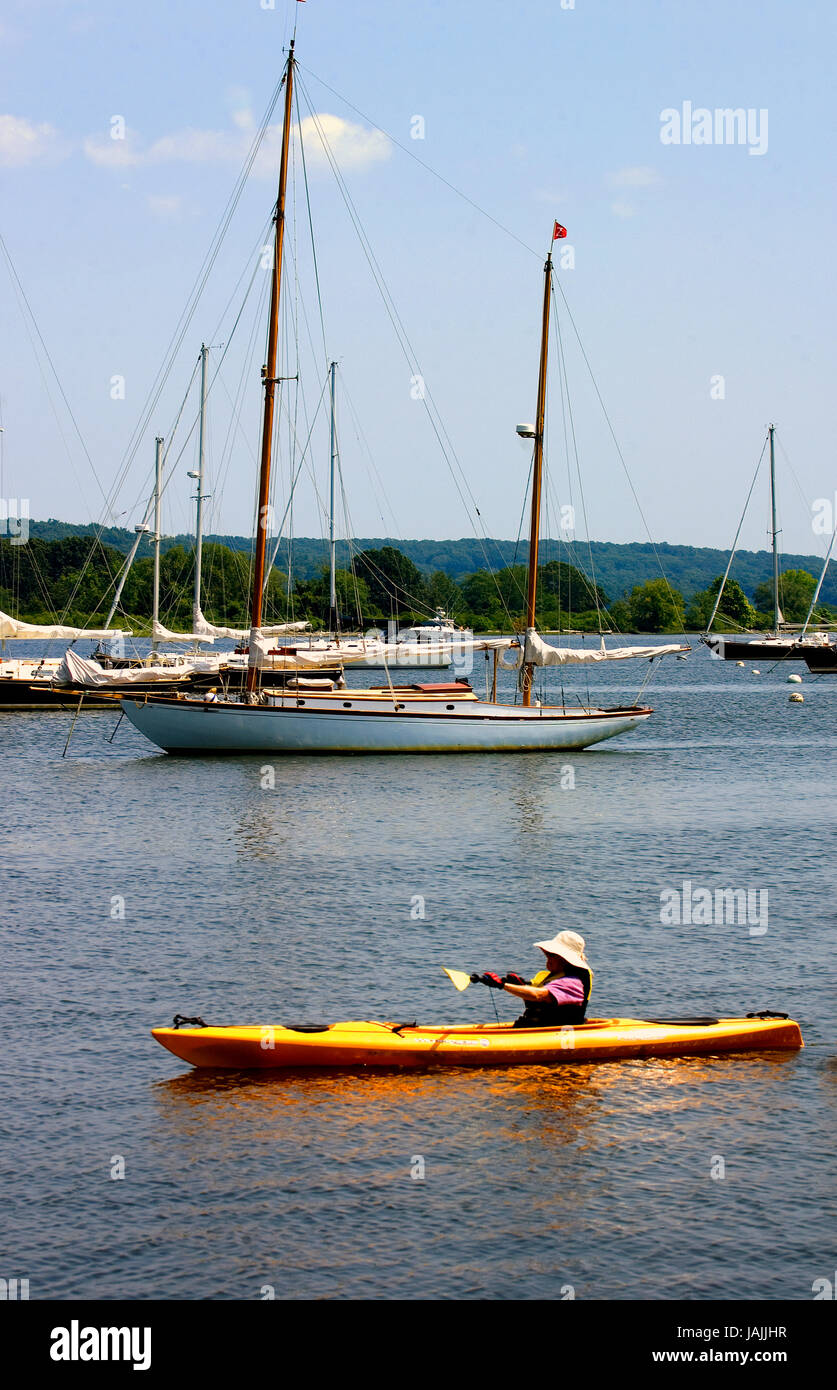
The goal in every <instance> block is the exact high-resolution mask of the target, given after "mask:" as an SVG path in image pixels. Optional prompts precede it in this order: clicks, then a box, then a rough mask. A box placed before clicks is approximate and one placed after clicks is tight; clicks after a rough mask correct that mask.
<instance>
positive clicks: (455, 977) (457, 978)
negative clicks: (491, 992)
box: [442, 966, 478, 993]
mask: <svg viewBox="0 0 837 1390" xmlns="http://www.w3.org/2000/svg"><path fill="white" fill-rule="evenodd" d="M442 974H443V975H447V977H448V979H449V980H450V982H451V984H452V985H455V987H456V988H457V989H458V990H459V991H460V993H461V992H462V990H463V989H467V988H468V986H469V985H470V984H473V983H474V980H475V977H474V976H473V975H468V974H466V972H465V971H464V970H446V969H445V967H444V966H442ZM476 978H478V977H476Z"/></svg>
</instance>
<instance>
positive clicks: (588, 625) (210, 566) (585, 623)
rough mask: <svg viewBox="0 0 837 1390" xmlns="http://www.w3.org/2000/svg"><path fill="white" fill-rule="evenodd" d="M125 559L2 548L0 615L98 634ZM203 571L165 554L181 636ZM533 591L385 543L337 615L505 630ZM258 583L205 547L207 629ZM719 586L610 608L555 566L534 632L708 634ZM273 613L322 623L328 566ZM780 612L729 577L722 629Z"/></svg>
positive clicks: (296, 583)
mask: <svg viewBox="0 0 837 1390" xmlns="http://www.w3.org/2000/svg"><path fill="white" fill-rule="evenodd" d="M123 562H124V555H123V553H122V552H121V550H118V549H116V548H114V547H113V546H108V545H104V544H95V545H91V538H90V537H89V536H65V537H64V538H62V539H59V540H52V541H49V540H44V539H42V538H41V537H38V536H33V537H31V538H30V540H29V541H28V542H27V543H26V544H25V545H12V544H11V543H10V542H9V541H8V540H3V541H0V608H2V609H3V610H4V611H6V612H11V613H12V614H13V615H14V616H16V617H20V618H23V619H25V620H27V621H30V622H38V623H49V622H52V621H54V620H55V618H56V617H63V618H64V620H65V621H68V622H71V623H73V624H74V625H76V626H85V625H89V626H96V625H98V624H101V623H102V622H103V620H104V617H105V615H106V614H107V611H108V608H109V606H110V602H111V599H112V596H113V593H114V590H115V586H116V582H117V576H118V575H119V572H120V570H121V567H122V565H123ZM194 562H195V557H194V549H191V548H188V547H186V546H183V545H174V546H171V547H170V548H169V549H168V550H166V552H165V553H164V554H163V555H162V556H161V563H160V615H161V621H162V622H163V623H164V624H165V626H167V627H170V628H173V629H175V630H183V631H185V630H188V629H189V628H190V626H191V621H192V590H193V585H194ZM152 578H153V561H152V559H151V557H149V556H147V555H146V556H142V557H141V558H137V559H136V560H135V561H134V564H133V566H132V568H131V571H130V573H129V575H128V578H127V580H126V582H125V586H124V589H123V592H122V597H121V601H120V605H119V607H120V613H121V615H122V617H123V619H124V618H129V619H130V621H131V624H132V626H133V627H134V629H135V630H137V631H142V630H143V629H144V628H146V629H147V625H148V623H149V621H150V617H151V607H152ZM526 582H527V572H526V567H525V566H524V565H522V564H510V565H506V566H503V567H502V568H499V569H495V570H489V569H488V568H479V569H476V570H474V571H473V572H472V573H470V574H466V575H463V576H460V577H459V578H458V579H456V578H454V577H453V576H451V575H450V574H448V573H447V572H446V571H445V570H443V569H438V570H435V571H433V572H432V573H430V574H426V573H424V572H423V571H422V570H421V569H420V568H419V567H418V565H416V564H415V562H414V561H413V560H411V559H410V558H409V556H407V555H406V554H404V552H403V551H401V550H400V549H398V548H397V547H395V546H389V545H385V546H381V547H373V548H369V549H366V550H363V551H361V552H360V553H359V554H357V555H356V556H355V557H354V561H353V563H352V566H351V568H346V567H342V568H340V569H338V570H337V573H336V589H337V606H338V611H339V613H340V615H341V622H342V624H343V626H344V628H346V629H349V628H368V627H370V626H380V625H386V624H387V623H389V622H395V623H397V624H402V625H403V624H406V623H410V622H413V621H415V620H417V619H421V618H423V617H425V616H427V615H428V614H431V613H433V611H434V610H435V609H437V608H443V609H444V610H445V611H446V613H448V614H449V615H450V616H451V617H452V618H453V619H454V621H455V622H457V623H458V624H460V625H462V626H463V627H469V628H473V629H474V630H475V631H478V632H487V631H504V630H505V631H508V630H511V629H520V628H521V627H523V626H524V625H525V612H526ZM250 584H251V569H250V556H249V554H248V553H247V552H245V551H243V550H240V549H234V548H230V547H228V546H225V545H221V544H219V543H214V542H207V543H206V544H205V545H204V547H203V565H202V607H203V611H204V613H205V614H206V616H207V617H208V618H209V619H210V621H214V622H218V623H224V624H227V625H229V626H234V627H246V625H247V622H248V608H249V599H250ZM720 585H721V576H720V575H719V576H717V577H716V578H715V579H714V580H713V581H712V583H710V584H709V585H708V587H707V588H706V589H703V590H699V591H698V592H697V593H694V594H693V595H692V596H691V598H690V599H689V600H688V602H687V601H686V599H685V598H684V597H683V594H682V593H681V592H680V591H679V590H677V589H674V588H671V587H670V586H669V584H668V582H667V581H666V580H665V579H663V578H658V579H650V580H646V581H645V582H644V583H640V584H635V585H633V587H632V588H631V589H630V591H629V592H626V593H624V594H623V596H622V597H619V598H616V599H614V600H611V599H610V598H609V597H608V594H607V593H606V592H605V590H604V588H603V587H602V586H601V585H600V584H596V583H594V582H593V581H592V580H591V579H589V578H588V577H587V575H585V574H584V573H583V572H582V571H581V570H580V569H578V568H576V567H575V566H573V565H570V564H567V563H565V562H564V561H560V560H549V561H547V562H546V563H545V564H542V565H540V566H539V567H538V604H537V626H538V627H539V628H540V629H541V630H542V631H561V630H567V629H575V630H578V631H584V632H592V631H598V630H599V628H600V627H601V628H604V629H605V630H608V629H611V630H615V631H620V632H683V631H702V630H704V629H705V627H706V625H707V623H708V621H709V617H710V615H711V612H712V608H713V606H714V604H715V600H716V598H717V595H718V590H719V588H720ZM815 587H816V580H815V578H814V576H813V575H812V574H810V573H809V572H808V571H807V570H802V569H791V570H787V571H786V572H785V573H784V574H783V575H782V576H781V585H780V606H781V608H782V612H783V614H784V617H785V619H786V620H787V621H788V622H801V621H802V620H803V619H804V618H805V616H806V614H807V611H808V607H809V605H810V602H811V597H812V595H813V592H814V589H815ZM266 606H267V618H266V621H275V622H281V621H285V620H295V621H303V620H304V621H308V622H310V623H311V624H312V626H313V627H315V628H317V627H321V626H323V625H325V624H326V623H327V622H328V618H329V606H330V605H329V575H328V569H327V567H324V566H321V567H320V569H319V571H318V572H314V574H313V575H309V576H308V577H305V578H294V579H293V580H289V577H288V574H287V572H286V571H282V570H281V569H274V570H273V571H272V572H271V575H270V579H269V581H268V590H267V605H266ZM772 609H773V597H772V584H770V583H766V582H762V583H760V584H757V585H756V586H755V588H754V590H753V592H752V595H751V597H749V598H748V596H747V595H746V594H745V592H744V590H743V589H742V588H741V586H740V584H738V583H737V582H736V581H735V580H728V581H727V584H726V586H725V589H724V593H723V597H722V600H721V604H720V606H719V610H718V614H717V616H716V619H715V623H714V628H715V630H716V631H730V630H740V629H742V628H752V629H756V630H758V629H766V628H768V627H770V626H771V625H772V622H773V612H772ZM818 616H820V617H822V618H823V619H826V620H828V619H831V620H833V619H834V618H835V617H837V610H835V609H834V608H831V607H829V606H828V605H823V604H820V605H819V608H818Z"/></svg>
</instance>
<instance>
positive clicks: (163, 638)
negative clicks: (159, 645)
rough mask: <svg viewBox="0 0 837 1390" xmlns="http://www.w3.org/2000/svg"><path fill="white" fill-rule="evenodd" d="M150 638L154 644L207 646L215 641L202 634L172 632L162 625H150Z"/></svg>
mask: <svg viewBox="0 0 837 1390" xmlns="http://www.w3.org/2000/svg"><path fill="white" fill-rule="evenodd" d="M151 636H152V638H153V640H154V641H155V642H205V643H207V645H209V644H211V643H212V642H214V641H215V638H214V637H207V635H206V634H205V633H203V632H172V631H170V629H169V628H167V627H163V624H162V623H152V624H151Z"/></svg>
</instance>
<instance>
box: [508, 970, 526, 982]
mask: <svg viewBox="0 0 837 1390" xmlns="http://www.w3.org/2000/svg"><path fill="white" fill-rule="evenodd" d="M503 984H504V985H525V984H526V981H525V980H524V978H523V976H522V975H515V973H514V971H513V970H512V971H509V973H508V975H504V976H503Z"/></svg>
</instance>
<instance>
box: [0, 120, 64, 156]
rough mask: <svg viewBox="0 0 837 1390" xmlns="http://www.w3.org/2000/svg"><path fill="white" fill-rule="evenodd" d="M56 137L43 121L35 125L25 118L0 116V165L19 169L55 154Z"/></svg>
mask: <svg viewBox="0 0 837 1390" xmlns="http://www.w3.org/2000/svg"><path fill="white" fill-rule="evenodd" d="M56 135H57V132H56V130H55V129H54V127H53V126H51V125H48V124H47V123H46V122H45V121H43V122H41V124H40V125H36V124H35V123H34V121H28V120H27V119H26V117H25V116H0V164H2V165H5V166H6V167H7V168H20V167H22V166H23V165H24V164H32V163H33V162H34V161H35V160H36V159H42V158H43V157H44V155H47V154H53V153H56V152H57V147H56Z"/></svg>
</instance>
